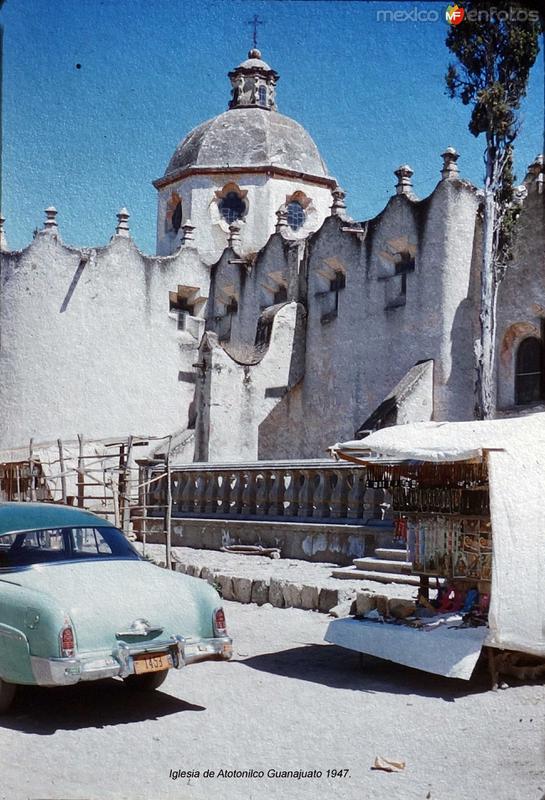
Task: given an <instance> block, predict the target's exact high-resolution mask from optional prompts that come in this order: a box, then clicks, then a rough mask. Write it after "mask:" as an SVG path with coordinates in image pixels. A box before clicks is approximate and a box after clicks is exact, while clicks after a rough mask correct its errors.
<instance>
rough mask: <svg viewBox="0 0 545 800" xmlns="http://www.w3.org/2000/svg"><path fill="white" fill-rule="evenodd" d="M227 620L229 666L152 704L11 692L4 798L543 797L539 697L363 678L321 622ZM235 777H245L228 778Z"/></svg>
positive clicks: (84, 688) (174, 683)
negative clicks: (381, 761)
mask: <svg viewBox="0 0 545 800" xmlns="http://www.w3.org/2000/svg"><path fill="white" fill-rule="evenodd" d="M226 608H227V614H228V622H229V624H230V629H231V633H232V635H233V636H234V639H235V655H234V659H233V661H232V662H230V663H217V662H209V663H204V664H196V665H192V666H190V667H187V668H185V669H183V670H181V671H179V672H176V671H173V672H172V673H171V674H170V676H169V677H168V679H167V681H166V682H165V683H164V684H163V686H162V687H161V689H160V690H158V691H157V692H155V693H150V694H148V695H144V694H140V695H134V694H130V693H129V692H128V691H127V689H126V687H125V686H123V685H122V683H121V682H120V681H118V680H109V681H104V682H101V683H100V684H87V685H84V684H83V685H79V686H75V687H71V688H68V689H39V688H27V689H24V690H23V691H22V692H20V696H19V698H18V700H17V703H16V705H15V707H14V709H13V711H12V713H11V714H10V715H9V716H4V717H2V718H1V719H0V752H1V753H2V756H1V767H2V770H1V776H0V797H1V798H3V800H29V798H32V799H33V800H38V798H39V799H40V800H108V799H110V800H162V799H163V798H177V800H203V799H205V800H280V799H282V800H307V798H308V799H309V800H310V798H313V800H314V798H319V799H320V798H327V799H328V800H329V798H335V800H394V798H395V800H413V799H414V800H541V798H543V796H544V795H545V755H544V724H543V703H544V700H545V686H543V685H526V686H513V687H511V688H509V689H507V690H505V691H499V692H496V693H494V692H492V691H489V689H488V686H489V684H488V676H487V674H486V672H485V671H483V672H482V673H480V674H478V675H477V676H476V677H475V678H474V680H473V681H472V682H471V683H466V682H462V681H454V680H448V679H444V678H440V677H437V676H433V675H428V674H425V673H422V672H417V671H414V670H410V669H408V668H404V667H401V666H398V665H393V664H385V663H382V664H380V665H378V666H377V665H375V666H373V667H369V668H368V669H367V670H366V671H363V670H362V669H361V667H360V664H359V660H358V656H357V654H355V653H352V652H350V651H346V650H342V649H340V648H338V647H335V646H333V645H328V644H325V643H324V642H323V635H324V632H325V628H326V627H327V624H328V622H329V619H330V618H329V617H327V616H326V615H323V614H318V613H316V612H311V611H303V610H299V609H282V610H281V609H275V608H272V607H271V606H268V605H266V606H262V607H257V606H255V605H240V604H236V603H226ZM376 756H381V757H384V758H390V759H398V760H401V761H404V762H406V766H405V768H404V769H403V770H402V771H401V772H397V773H385V772H380V771H374V770H371V767H372V765H373V762H374V760H375V757H376ZM207 770H208V774H207V775H206V776H205V772H206V771H207ZM220 770H224V771H226V773H227V775H226V774H225V773H224V774H222V773H220ZM236 770H239V771H246V772H247V776H246V777H242V776H240V777H237V776H236V775H234V776H231V777H229V776H228V775H229V773H230V772H232V771H236ZM252 770H253V771H254V772H253V773H252V772H251V771H252ZM328 770H329V771H330V772H329V775H328ZM261 771H262V772H263V776H261ZM269 771H272V774H271V775H270V776H269V777H268V776H267V773H268V772H269ZM289 771H291V773H292V774H291V775H285V774H284V773H286V772H289ZM183 772H185V773H186V775H185V776H182V775H181V773H183ZM197 772H198V773H199V775H198V776H197V774H196V773H197ZM212 772H213V773H214V774H213V775H212V774H211V773H212ZM187 773H193V776H188V775H187ZM305 773H311V775H310V776H309V775H307V776H306V777H304V775H305ZM248 774H249V775H251V776H252V777H249V776H248Z"/></svg>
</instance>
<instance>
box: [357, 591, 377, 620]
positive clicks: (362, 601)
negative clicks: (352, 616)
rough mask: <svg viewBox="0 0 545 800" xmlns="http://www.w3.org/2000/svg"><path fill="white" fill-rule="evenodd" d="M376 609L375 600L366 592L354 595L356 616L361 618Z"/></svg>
mask: <svg viewBox="0 0 545 800" xmlns="http://www.w3.org/2000/svg"><path fill="white" fill-rule="evenodd" d="M376 607H377V598H376V597H375V596H374V595H372V594H367V592H358V593H357V594H356V614H358V615H360V616H363V614H367V612H368V611H373V609H374V608H376Z"/></svg>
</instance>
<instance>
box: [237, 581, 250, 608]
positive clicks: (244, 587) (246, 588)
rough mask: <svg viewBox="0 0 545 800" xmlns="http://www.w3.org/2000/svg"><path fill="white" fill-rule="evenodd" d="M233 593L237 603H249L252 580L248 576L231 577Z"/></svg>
mask: <svg viewBox="0 0 545 800" xmlns="http://www.w3.org/2000/svg"><path fill="white" fill-rule="evenodd" d="M233 594H234V596H235V600H236V601H237V602H239V603H249V602H250V599H251V596H252V581H251V579H250V578H233Z"/></svg>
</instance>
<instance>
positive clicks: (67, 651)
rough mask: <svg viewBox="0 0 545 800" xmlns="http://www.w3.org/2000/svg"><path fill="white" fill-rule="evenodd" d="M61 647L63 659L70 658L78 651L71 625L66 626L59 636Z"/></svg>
mask: <svg viewBox="0 0 545 800" xmlns="http://www.w3.org/2000/svg"><path fill="white" fill-rule="evenodd" d="M59 640H60V645H61V657H62V658H70V657H71V656H73V655H74V652H75V650H76V643H75V641H74V631H73V630H72V626H71V625H66V626H65V627H64V628H63V629H62V631H61V633H60V636H59Z"/></svg>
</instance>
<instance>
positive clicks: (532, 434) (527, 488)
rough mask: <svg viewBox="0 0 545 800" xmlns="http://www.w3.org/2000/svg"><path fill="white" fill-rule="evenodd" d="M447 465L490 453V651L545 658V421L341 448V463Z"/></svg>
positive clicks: (394, 431) (403, 431)
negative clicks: (367, 459) (365, 458)
mask: <svg viewBox="0 0 545 800" xmlns="http://www.w3.org/2000/svg"><path fill="white" fill-rule="evenodd" d="M363 451H368V452H369V451H370V452H371V457H381V458H382V459H385V460H387V459H388V458H391V459H392V460H400V459H401V460H418V461H435V462H441V461H442V462H448V461H460V460H465V459H470V458H478V457H480V456H482V455H483V453H485V451H489V452H488V453H487V458H488V465H489V480H490V515H491V520H492V533H493V562H492V590H491V600H490V614H489V627H490V631H489V636H488V639H487V641H486V644H490V645H493V646H496V647H500V648H504V649H512V650H520V651H522V652H528V653H534V654H536V655H541V656H545V414H543V413H540V414H530V415H528V416H524V417H519V418H517V419H504V420H490V421H484V422H435V423H434V422H422V423H414V424H411V425H399V426H395V427H392V428H385V429H383V430H379V431H377V432H376V433H373V434H371V435H370V436H369V437H367V438H366V439H364V440H361V441H354V442H346V443H343V444H337V445H335V447H334V448H332V452H334V453H335V454H336V455H338V456H339V457H341V458H342V457H343V455H344V454H347V455H349V456H352V457H354V456H355V455H356V457H357V455H358V454H359V455H362V453H363Z"/></svg>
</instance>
